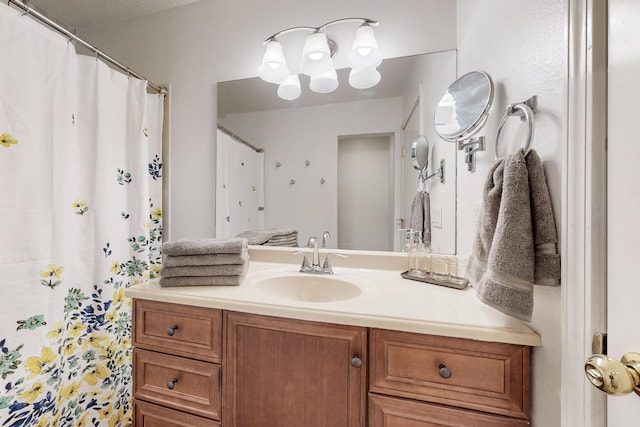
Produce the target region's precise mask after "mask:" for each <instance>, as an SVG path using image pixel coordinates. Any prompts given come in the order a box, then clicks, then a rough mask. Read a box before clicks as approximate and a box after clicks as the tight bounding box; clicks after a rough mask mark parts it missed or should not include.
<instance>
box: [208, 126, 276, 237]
mask: <svg viewBox="0 0 640 427" xmlns="http://www.w3.org/2000/svg"><path fill="white" fill-rule="evenodd" d="M216 158H217V161H216V237H222V238H227V237H233V236H235V235H237V234H239V233H242V232H243V231H247V230H260V229H263V228H264V153H258V152H256V151H255V150H254V149H252V148H251V147H248V146H246V145H245V144H242V143H240V142H237V141H235V140H234V139H233V138H231V137H230V136H229V135H227V134H226V133H224V132H222V131H221V130H220V129H218V132H217V148H216Z"/></svg>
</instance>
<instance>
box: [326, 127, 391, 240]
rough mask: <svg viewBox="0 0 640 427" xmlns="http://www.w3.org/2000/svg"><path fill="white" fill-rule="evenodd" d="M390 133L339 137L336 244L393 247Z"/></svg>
mask: <svg viewBox="0 0 640 427" xmlns="http://www.w3.org/2000/svg"><path fill="white" fill-rule="evenodd" d="M395 228H396V227H395V224H394V220H393V136H392V135H363V136H353V137H340V138H338V247H339V248H340V249H359V250H374V251H392V250H393V237H394V229H395Z"/></svg>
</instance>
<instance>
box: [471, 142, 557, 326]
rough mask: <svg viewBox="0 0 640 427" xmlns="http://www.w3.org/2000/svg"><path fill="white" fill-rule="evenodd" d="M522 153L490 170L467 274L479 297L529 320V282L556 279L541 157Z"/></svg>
mask: <svg viewBox="0 0 640 427" xmlns="http://www.w3.org/2000/svg"><path fill="white" fill-rule="evenodd" d="M527 157H531V159H527V160H525V155H524V151H523V150H519V151H518V152H517V153H516V154H513V155H511V156H509V157H507V158H505V159H503V160H500V161H499V162H497V163H496V164H495V165H494V166H493V168H492V169H491V172H490V174H489V177H488V179H487V182H486V183H485V186H484V189H483V201H482V210H481V212H480V218H479V224H478V231H477V234H476V239H475V241H474V245H473V253H472V256H471V257H470V259H469V264H468V266H467V273H468V276H469V278H470V279H471V283H472V285H473V287H474V288H475V289H476V293H477V296H478V298H480V300H481V301H483V302H484V303H486V304H488V305H490V306H492V307H494V308H496V309H498V310H500V311H502V312H504V313H506V314H509V315H511V316H514V317H516V318H518V319H521V320H525V321H530V320H531V315H532V313H533V285H534V282H537V281H538V279H539V281H540V283H541V284H542V283H544V284H559V282H558V281H557V279H559V277H560V258H559V255H558V254H557V253H556V251H555V241H556V240H557V234H556V229H555V222H554V219H553V211H552V207H551V199H550V197H549V191H548V188H547V185H546V181H545V179H544V171H543V170H542V162H541V161H540V158H539V157H538V155H537V153H536V152H535V151H534V150H531V151H530V152H529V154H528V156H527ZM545 193H546V195H545ZM538 264H539V265H538Z"/></svg>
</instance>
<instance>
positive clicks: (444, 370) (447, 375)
mask: <svg viewBox="0 0 640 427" xmlns="http://www.w3.org/2000/svg"><path fill="white" fill-rule="evenodd" d="M438 368H440V371H439V373H440V376H441V377H442V378H445V379H447V378H451V375H452V374H451V370H450V369H449V368H447V367H446V366H445V365H440V366H438Z"/></svg>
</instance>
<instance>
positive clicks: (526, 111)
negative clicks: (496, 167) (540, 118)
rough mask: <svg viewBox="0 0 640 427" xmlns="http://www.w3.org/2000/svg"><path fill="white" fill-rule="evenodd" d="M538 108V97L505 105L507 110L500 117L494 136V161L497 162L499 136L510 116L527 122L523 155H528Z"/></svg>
mask: <svg viewBox="0 0 640 427" xmlns="http://www.w3.org/2000/svg"><path fill="white" fill-rule="evenodd" d="M537 106H538V97H537V96H535V95H534V96H532V97H531V98H529V99H527V100H526V101H524V102H516V103H515V104H509V105H507V110H506V112H505V113H504V116H502V119H501V120H500V124H499V125H498V134H497V135H496V147H495V150H496V151H495V159H496V160H498V146H499V145H500V135H501V134H502V129H503V127H504V125H505V123H506V122H507V119H508V118H509V117H511V116H519V117H520V120H522V121H526V122H527V127H528V129H529V134H528V136H527V142H526V144H525V146H524V153H525V155H526V154H527V153H529V150H530V149H531V142H532V141H533V134H534V132H535V127H536V126H535V119H534V114H535V113H536V111H537Z"/></svg>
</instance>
